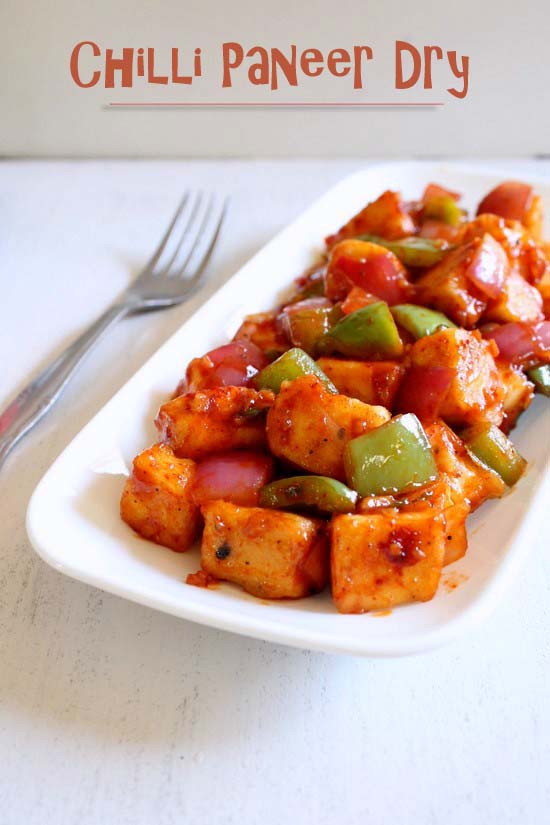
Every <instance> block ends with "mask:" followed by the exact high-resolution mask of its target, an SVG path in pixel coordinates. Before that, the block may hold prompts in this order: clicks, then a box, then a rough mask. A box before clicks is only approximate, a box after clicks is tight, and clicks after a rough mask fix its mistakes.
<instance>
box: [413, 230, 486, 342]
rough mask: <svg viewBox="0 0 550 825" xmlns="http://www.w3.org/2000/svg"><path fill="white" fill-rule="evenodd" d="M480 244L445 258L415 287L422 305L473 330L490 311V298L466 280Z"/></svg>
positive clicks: (469, 245)
mask: <svg viewBox="0 0 550 825" xmlns="http://www.w3.org/2000/svg"><path fill="white" fill-rule="evenodd" d="M476 243H477V242H476V241H474V243H472V244H468V245H467V246H460V247H458V248H457V249H455V250H453V251H452V252H450V253H449V254H448V255H445V257H444V258H443V260H442V261H441V263H439V264H437V265H436V266H434V267H432V268H431V269H429V270H428V271H427V272H426V273H425V274H424V275H422V277H421V278H419V279H418V281H417V282H416V284H415V288H416V299H417V301H418V303H420V304H425V305H426V306H430V307H433V308H434V309H438V310H439V311H440V312H443V314H444V315H446V316H447V317H448V318H450V319H451V320H452V321H454V322H455V323H457V324H459V325H460V326H463V327H468V328H470V327H473V326H474V325H475V324H477V322H478V321H479V319H480V318H481V316H482V315H483V313H484V312H485V310H486V308H487V299H486V296H484V295H483V294H482V293H481V292H480V291H479V289H477V288H476V287H475V286H474V284H473V283H472V282H471V281H470V280H469V279H468V278H467V277H466V270H467V269H468V267H469V266H470V263H471V262H472V258H473V256H474V253H475V250H476Z"/></svg>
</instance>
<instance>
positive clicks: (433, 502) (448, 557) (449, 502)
mask: <svg viewBox="0 0 550 825" xmlns="http://www.w3.org/2000/svg"><path fill="white" fill-rule="evenodd" d="M441 423H443V422H441ZM443 426H445V425H444V424H443ZM453 435H454V434H453ZM380 508H385V509H386V510H388V508H394V511H395V512H396V513H399V512H401V513H421V512H426V511H428V512H430V513H431V514H434V515H439V514H442V516H443V520H444V524H445V554H444V557H443V565H446V564H451V563H452V562H454V561H458V559H461V558H462V556H464V554H465V553H466V550H467V549H468V537H467V534H466V519H467V517H468V515H469V513H470V504H469V502H468V500H467V499H461V498H460V495H457V493H456V490H455V489H453V487H452V486H451V484H450V482H449V479H448V477H447V476H446V475H445V474H444V473H443V472H442V474H441V477H440V478H439V479H438V480H437V481H435V482H434V483H433V484H430V485H428V486H427V487H424V488H422V489H420V490H415V491H413V492H411V493H408V494H406V495H404V496H369V497H368V498H363V499H361V501H360V502H359V505H358V507H357V512H358V513H360V514H362V515H369V514H371V513H373V512H375V511H379V510H380Z"/></svg>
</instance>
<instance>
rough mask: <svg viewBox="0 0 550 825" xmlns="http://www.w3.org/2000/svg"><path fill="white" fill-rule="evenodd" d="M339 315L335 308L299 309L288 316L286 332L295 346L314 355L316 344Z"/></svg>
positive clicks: (337, 309)
mask: <svg viewBox="0 0 550 825" xmlns="http://www.w3.org/2000/svg"><path fill="white" fill-rule="evenodd" d="M339 314H341V312H340V310H339V308H337V307H320V308H318V309H300V310H298V311H297V312H290V313H289V314H288V316H287V317H288V332H289V335H290V340H291V341H292V343H293V344H295V346H297V347H300V349H303V350H305V351H306V352H307V353H309V354H310V355H316V353H317V344H318V343H319V341H320V340H321V338H322V337H323V336H324V335H325V333H327V332H328V331H329V330H330V328H331V327H332V326H333V325H334V323H335V322H336V321H337V320H338V317H339Z"/></svg>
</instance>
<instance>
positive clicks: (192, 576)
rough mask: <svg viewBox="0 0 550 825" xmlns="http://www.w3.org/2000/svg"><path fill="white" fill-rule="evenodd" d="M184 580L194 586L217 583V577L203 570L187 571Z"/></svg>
mask: <svg viewBox="0 0 550 825" xmlns="http://www.w3.org/2000/svg"><path fill="white" fill-rule="evenodd" d="M185 581H186V583H187V584H192V585H193V586H194V587H210V586H211V585H213V584H218V579H217V578H216V577H215V576H211V575H210V573H206V572H205V571H204V570H197V572H196V573H189V574H188V575H187V578H186V579H185Z"/></svg>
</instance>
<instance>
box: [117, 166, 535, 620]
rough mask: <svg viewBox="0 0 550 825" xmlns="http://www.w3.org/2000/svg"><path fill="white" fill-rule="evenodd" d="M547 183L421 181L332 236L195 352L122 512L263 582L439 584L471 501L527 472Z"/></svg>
mask: <svg viewBox="0 0 550 825" xmlns="http://www.w3.org/2000/svg"><path fill="white" fill-rule="evenodd" d="M541 225H542V205H541V199H540V197H538V196H537V195H536V194H535V193H534V192H533V190H532V188H531V187H530V186H528V185H527V184H525V183H519V182H512V181H510V182H506V183H502V184H500V185H499V186H497V187H496V188H495V189H493V191H492V192H489V194H488V195H486V196H485V198H484V199H483V200H482V201H481V203H480V205H479V207H478V210H477V214H476V215H475V217H473V218H471V219H470V217H469V216H468V215H467V213H466V211H465V210H464V209H463V208H462V206H461V202H460V195H459V194H458V193H456V192H451V191H449V190H447V189H444V188H443V187H441V186H438V185H436V184H430V185H428V186H427V187H426V190H425V192H424V194H423V196H422V198H421V200H419V201H415V202H412V203H406V202H404V201H403V200H402V198H401V196H400V195H399V193H397V192H390V191H388V192H384V193H383V194H382V195H381V196H380V197H379V198H378V199H377V200H375V201H373V202H372V203H369V204H367V206H365V208H364V209H362V210H361V212H359V213H358V214H357V215H355V216H354V217H353V218H351V220H349V221H348V223H346V224H345V225H344V226H342V228H341V229H339V230H338V231H337V232H336V234H334V235H331V236H329V237H328V238H327V239H326V251H325V253H324V254H323V256H322V257H321V258H320V261H319V263H318V265H317V266H316V267H314V268H312V269H311V270H310V271H308V272H307V273H306V274H305V275H303V276H302V277H300V278H298V279H297V281H296V282H295V284H294V288H293V293H292V296H291V297H290V298H289V299H288V300H287V301H286V303H285V304H284V305H282V306H280V307H278V308H277V309H275V310H274V311H272V312H262V313H259V314H257V315H250V316H248V317H246V318H245V319H244V321H243V323H242V325H241V327H240V328H239V330H238V331H237V333H236V335H235V337H234V339H233V341H231V342H230V343H228V344H225V345H224V346H221V347H218V348H217V349H214V350H212V351H211V352H208V353H206V355H203V356H202V357H200V358H194V359H193V360H192V361H191V363H190V364H189V366H188V367H187V371H186V374H185V377H184V378H182V381H181V382H180V384H179V386H178V388H177V392H176V396H175V397H173V398H172V399H171V400H167V401H166V403H165V404H163V405H162V407H161V408H160V410H159V413H158V416H157V419H156V425H157V428H158V431H159V440H158V443H157V444H155V445H153V446H152V447H150V448H149V449H147V450H145V451H144V452H143V453H141V454H140V455H139V456H137V458H136V459H135V461H134V465H133V471H132V473H131V475H130V477H129V479H128V481H127V482H126V486H125V488H124V492H123V494H122V501H121V513H122V518H123V519H124V520H125V521H126V522H127V523H128V524H129V525H130V526H131V527H132V528H133V529H134V530H135V531H137V532H138V533H139V534H140V535H142V536H143V537H145V538H147V539H149V540H151V541H153V542H156V543H157V544H161V545H164V546H165V547H169V548H170V549H171V550H175V551H177V552H183V551H185V550H188V549H189V548H190V547H191V546H192V545H193V543H194V542H195V541H196V540H197V539H198V538H199V536H201V535H202V540H201V541H202V543H201V570H200V571H199V572H198V573H194V574H192V575H190V576H189V577H188V583H190V584H199V585H202V586H208V584H209V583H211V582H215V581H219V580H223V581H228V582H233V583H234V584H237V585H240V586H241V587H242V588H244V590H246V591H247V592H248V593H251V594H253V595H254V596H258V597H260V598H262V599H297V598H303V597H306V596H311V595H313V594H315V593H319V592H320V591H322V590H324V589H325V588H326V587H328V586H330V588H331V591H332V598H333V600H334V603H335V605H336V607H337V609H338V610H339V611H340V612H342V613H363V612H365V611H369V610H373V609H382V608H384V609H386V608H391V607H392V606H394V605H397V604H401V603H406V602H411V601H427V600H429V599H431V598H432V597H433V596H434V594H435V592H436V590H437V587H438V583H439V580H440V577H441V571H442V568H443V567H444V566H445V565H447V564H451V563H452V562H455V561H457V560H458V559H460V558H461V557H462V556H463V555H464V554H465V552H466V548H467V536H466V519H467V517H468V515H469V514H470V513H472V512H473V511H474V510H476V509H477V508H478V507H480V506H481V505H482V504H483V502H484V501H486V500H487V499H490V498H498V497H500V496H502V495H503V493H504V492H505V491H506V490H507V489H508V488H509V487H511V486H512V485H514V484H515V483H516V482H517V481H518V479H519V478H520V477H521V475H522V473H523V472H524V470H525V466H526V463H525V460H524V459H523V458H522V457H521V455H519V453H518V452H517V450H516V449H515V447H514V445H513V444H512V442H511V440H510V438H509V433H510V431H511V430H512V428H513V427H514V426H515V424H516V422H517V419H518V416H519V415H520V414H521V413H522V412H523V411H524V410H525V409H526V408H527V407H528V406H529V404H530V403H531V401H532V399H533V395H534V393H535V392H538V393H541V394H543V395H546V396H550V320H547V318H549V317H550V244H547V243H545V242H544V241H543V240H542V237H541Z"/></svg>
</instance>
